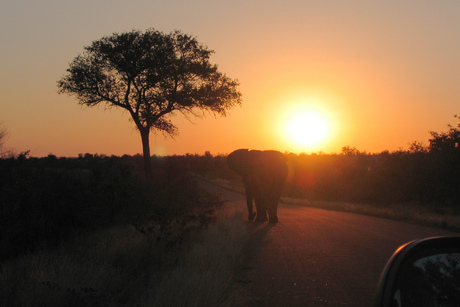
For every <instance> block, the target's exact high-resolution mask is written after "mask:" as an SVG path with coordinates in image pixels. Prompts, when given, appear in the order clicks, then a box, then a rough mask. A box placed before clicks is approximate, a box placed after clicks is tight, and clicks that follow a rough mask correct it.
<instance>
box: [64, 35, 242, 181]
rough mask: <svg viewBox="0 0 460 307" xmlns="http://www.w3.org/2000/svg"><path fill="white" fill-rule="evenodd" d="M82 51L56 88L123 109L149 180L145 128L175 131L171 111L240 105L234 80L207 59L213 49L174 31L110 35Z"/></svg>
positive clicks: (84, 100)
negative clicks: (137, 140)
mask: <svg viewBox="0 0 460 307" xmlns="http://www.w3.org/2000/svg"><path fill="white" fill-rule="evenodd" d="M84 49H85V51H84V53H83V54H82V55H79V56H77V57H76V58H75V59H74V60H73V61H72V62H71V63H70V67H69V68H68V69H67V74H66V75H65V76H64V77H62V78H61V79H60V80H59V81H58V88H59V91H58V92H59V93H67V94H70V95H75V96H76V97H77V99H78V101H79V104H81V105H86V106H89V107H91V106H95V105H97V104H99V103H105V104H106V106H108V107H112V106H116V107H120V108H123V109H125V110H127V111H128V113H129V114H130V115H131V119H132V120H133V121H134V123H135V124H136V127H137V129H138V130H139V132H140V135H141V139H142V147H143V156H144V167H145V175H146V180H147V182H149V183H151V182H152V180H153V173H152V167H151V161H150V145H149V135H150V131H152V130H157V131H161V132H163V133H165V134H167V135H170V136H174V135H175V134H177V127H176V126H175V125H173V124H172V122H171V121H170V119H169V117H170V116H171V115H172V114H173V113H174V112H175V111H178V112H181V113H183V114H192V115H194V116H200V115H203V114H204V112H205V111H209V112H210V113H212V114H214V115H216V114H219V115H222V116H225V115H226V111H227V110H229V109H230V108H232V107H234V106H235V105H238V104H241V93H240V92H239V91H237V86H238V85H239V83H238V81H237V80H233V79H230V78H228V77H227V76H226V75H225V74H223V73H221V72H220V71H219V70H218V68H217V65H212V64H211V63H210V62H209V58H210V55H211V54H212V53H213V51H212V50H208V49H207V47H206V46H203V45H202V44H200V43H199V42H198V41H197V40H196V38H194V37H191V36H189V35H186V34H183V33H181V32H179V31H175V32H172V33H170V34H164V33H162V32H159V31H156V30H154V29H149V30H147V31H145V32H140V31H132V32H127V33H122V34H117V33H115V34H113V35H112V36H106V37H103V38H101V39H100V40H97V41H94V42H93V43H92V44H91V45H90V46H87V47H85V48H84Z"/></svg>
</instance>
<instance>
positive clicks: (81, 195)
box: [0, 125, 460, 306]
mask: <svg viewBox="0 0 460 307" xmlns="http://www.w3.org/2000/svg"><path fill="white" fill-rule="evenodd" d="M431 136H432V138H431V139H430V142H429V145H428V146H424V145H423V144H420V143H416V142H415V143H413V144H411V147H410V148H409V149H408V150H398V151H394V152H388V151H385V152H381V153H376V154H369V153H365V152H360V151H359V150H357V149H356V148H353V147H344V148H343V150H342V153H340V154H322V153H318V154H309V155H307V154H300V155H294V154H287V155H288V158H289V164H290V166H291V172H290V176H289V184H288V185H287V187H286V189H285V194H284V195H285V199H287V200H288V201H289V202H290V203H295V202H296V201H295V200H294V198H307V199H308V200H309V201H310V204H311V205H314V206H319V207H321V208H328V209H333V210H336V209H340V210H348V211H355V212H360V213H365V214H375V213H376V212H377V214H378V215H380V213H382V214H383V215H387V214H388V213H390V215H391V216H392V217H395V218H402V219H406V220H413V219H416V220H417V219H418V220H420V219H427V218H430V216H431V221H428V223H429V224H431V225H436V226H441V227H446V225H447V226H449V225H450V224H451V222H452V223H456V224H458V216H459V214H458V213H459V201H460V199H459V197H460V194H459V184H458V183H459V182H458V180H459V175H458V170H459V168H460V149H459V147H460V145H459V144H460V125H459V126H457V127H453V126H449V128H448V130H447V131H446V132H432V133H431ZM151 165H152V173H153V174H154V176H153V177H152V183H153V185H151V184H145V183H144V181H143V180H142V179H141V177H142V175H141V174H143V166H144V165H143V157H142V156H139V155H138V156H123V157H115V156H111V157H107V156H102V155H91V154H85V155H80V156H79V157H78V158H58V157H56V156H53V155H49V156H48V157H45V158H33V157H28V153H27V152H25V153H22V154H20V155H18V156H10V157H5V158H2V159H0V173H1V174H2V176H0V195H2V197H1V199H0V200H1V207H0V238H1V242H0V243H1V246H2V249H1V250H0V263H1V267H0V305H5V306H9V305H18V306H29V305H46V306H73V305H75V306H78V305H89V306H99V305H113V306H124V305H133V304H134V305H137V306H150V305H187V306H199V305H200V306H202V305H203V304H204V302H205V303H206V304H207V303H209V304H207V305H226V304H228V305H238V300H239V299H240V298H239V297H238V287H237V286H236V285H237V284H238V283H237V282H235V281H236V279H235V278H236V275H235V271H234V268H235V267H237V266H238V263H239V261H241V257H242V255H243V254H244V253H243V248H244V245H245V242H246V240H247V236H246V233H245V232H246V230H245V227H241V226H242V225H241V223H242V221H243V220H244V219H243V218H242V217H236V218H233V219H229V218H228V217H227V216H224V215H223V213H221V212H222V211H220V209H219V208H220V205H221V202H220V201H219V199H217V198H216V197H215V196H213V195H210V194H208V193H206V192H204V191H202V190H201V189H200V188H199V186H198V184H197V181H196V180H195V179H194V178H195V177H196V176H199V177H201V178H205V179H211V180H213V181H214V182H219V183H221V184H224V183H225V184H230V185H231V186H232V187H233V188H235V187H238V182H239V180H240V178H239V176H238V175H236V174H234V173H233V172H232V171H231V170H230V169H229V168H228V167H227V163H226V156H223V155H219V156H212V155H211V154H210V153H206V154H205V155H202V156H200V155H184V156H170V157H156V156H153V157H151ZM289 197H291V198H289ZM303 203H305V201H303ZM379 212H380V213H379ZM420 215H423V216H422V217H420ZM438 216H440V217H441V218H438ZM446 217H449V219H447V218H446ZM203 230H206V231H203ZM178 288H180V289H181V295H178V294H177V291H176V289H178ZM199 289H210V290H209V291H199ZM206 304H205V305H206Z"/></svg>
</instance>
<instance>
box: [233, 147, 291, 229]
mask: <svg viewBox="0 0 460 307" xmlns="http://www.w3.org/2000/svg"><path fill="white" fill-rule="evenodd" d="M227 164H228V166H229V167H230V169H232V170H233V171H234V172H235V173H237V174H239V175H241V176H242V177H243V182H244V187H245V191H246V202H247V206H248V219H249V220H250V221H252V220H253V219H254V217H256V213H255V212H254V209H253V200H254V202H255V205H256V209H257V218H256V221H258V222H265V221H267V213H268V217H269V218H268V220H269V222H271V223H277V222H278V215H277V211H278V202H279V199H280V197H281V192H282V191H283V188H284V184H285V183H286V179H287V176H288V166H287V158H286V156H285V155H284V154H282V153H281V152H279V151H275V150H265V151H260V150H248V149H238V150H235V151H234V152H232V153H230V154H229V155H228V156H227Z"/></svg>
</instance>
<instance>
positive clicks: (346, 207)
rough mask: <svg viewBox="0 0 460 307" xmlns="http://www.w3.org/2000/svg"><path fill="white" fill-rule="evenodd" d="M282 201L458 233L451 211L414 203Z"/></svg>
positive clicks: (457, 221) (459, 219)
mask: <svg viewBox="0 0 460 307" xmlns="http://www.w3.org/2000/svg"><path fill="white" fill-rule="evenodd" d="M283 201H284V202H285V203H287V204H291V205H300V206H309V207H315V208H320V209H326V210H336V211H346V212H353V213H358V214H365V215H370V216H377V217H383V218H388V219H392V220H398V221H404V222H409V223H415V224H420V225H425V226H431V227H437V228H445V229H450V230H454V231H460V215H458V214H457V213H455V212H453V211H452V210H443V211H442V212H436V211H435V210H433V209H432V208H430V207H428V206H421V205H419V204H416V203H403V204H388V205H381V204H352V203H347V202H328V201H308V200H306V199H297V198H289V197H283Z"/></svg>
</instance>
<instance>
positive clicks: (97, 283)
mask: <svg viewBox="0 0 460 307" xmlns="http://www.w3.org/2000/svg"><path fill="white" fill-rule="evenodd" d="M216 214H217V217H216V221H215V223H213V224H211V225H210V226H209V228H208V229H206V230H203V231H200V232H195V233H193V234H192V235H191V238H190V239H189V240H187V241H186V242H185V243H183V244H178V245H175V246H172V247H171V246H169V247H167V246H165V245H161V244H152V242H151V240H149V238H148V236H146V235H145V234H142V233H141V232H140V231H138V230H136V228H135V227H133V226H126V227H120V226H118V227H113V228H110V229H106V230H101V231H98V232H97V233H95V234H92V235H87V236H80V237H78V238H75V239H74V240H72V241H71V242H68V243H66V244H63V245H62V246H60V247H59V248H56V249H52V250H41V251H37V252H35V253H31V254H28V255H25V256H21V257H18V258H16V259H12V260H9V261H6V262H4V263H2V265H1V267H0V306H50V307H51V306H234V305H238V300H240V298H239V296H238V292H239V291H238V286H237V285H238V282H237V281H236V280H235V276H237V274H235V268H237V267H238V263H239V262H240V261H242V260H243V256H244V253H243V248H244V246H245V244H246V242H247V238H248V235H247V228H246V227H244V222H243V218H242V217H241V216H233V217H230V218H229V217H228V216H226V214H225V213H224V211H223V209H218V210H217V211H216Z"/></svg>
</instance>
